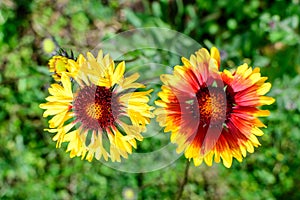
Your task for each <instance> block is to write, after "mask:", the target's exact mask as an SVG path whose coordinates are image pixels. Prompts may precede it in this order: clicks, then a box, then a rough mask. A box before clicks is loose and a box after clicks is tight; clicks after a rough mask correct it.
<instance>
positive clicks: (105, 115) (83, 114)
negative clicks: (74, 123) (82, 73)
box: [74, 85, 118, 130]
mask: <svg viewBox="0 0 300 200" xmlns="http://www.w3.org/2000/svg"><path fill="white" fill-rule="evenodd" d="M112 96H113V93H112V91H111V90H110V89H108V88H106V87H101V86H95V85H92V86H85V87H84V88H82V89H81V90H80V91H79V92H78V94H77V96H76V98H75V101H74V113H75V116H76V119H77V120H78V121H79V122H81V123H82V126H83V127H84V128H86V129H89V130H90V129H93V130H97V129H99V128H102V129H105V128H106V127H109V126H112V125H113V123H114V122H115V117H116V116H117V114H118V112H117V111H118V108H117V107H116V108H114V109H113V108H112V103H113V102H114V101H115V100H114V98H112ZM114 104H115V105H116V103H114Z"/></svg>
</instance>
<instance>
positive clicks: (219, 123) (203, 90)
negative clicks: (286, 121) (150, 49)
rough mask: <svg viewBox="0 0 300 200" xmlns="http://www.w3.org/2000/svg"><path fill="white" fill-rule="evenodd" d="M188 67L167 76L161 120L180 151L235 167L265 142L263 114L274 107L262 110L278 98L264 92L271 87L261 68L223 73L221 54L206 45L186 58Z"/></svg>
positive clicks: (196, 161) (197, 160) (244, 67)
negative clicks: (220, 69)
mask: <svg viewBox="0 0 300 200" xmlns="http://www.w3.org/2000/svg"><path fill="white" fill-rule="evenodd" d="M182 62H183V66H175V68H174V72H173V75H168V74H164V75H161V80H162V82H163V86H162V87H161V88H162V91H161V92H159V94H158V96H159V97H160V98H161V100H158V101H156V104H157V105H158V106H160V107H161V108H157V109H156V110H155V114H156V115H157V121H158V122H159V124H160V126H162V127H165V132H169V131H171V141H172V142H173V143H176V144H177V145H178V148H177V152H178V153H180V152H182V151H184V152H185V157H186V158H188V159H192V158H193V161H194V164H195V165H196V166H198V165H200V164H201V163H202V161H203V160H204V161H205V163H206V164H207V165H209V166H211V165H212V162H213V160H214V161H215V162H220V160H221V159H222V160H223V164H224V165H225V166H226V167H230V166H231V164H232V159H233V158H236V159H237V160H238V161H240V162H241V161H242V159H243V157H245V156H246V152H250V153H252V152H253V151H254V147H257V146H259V145H260V143H259V141H258V139H257V137H256V136H261V135H262V134H263V132H262V131H261V130H260V128H261V127H266V126H265V125H264V124H263V123H262V122H261V121H260V120H259V119H258V118H257V117H263V116H268V115H269V111H268V110H260V109H259V108H257V107H258V106H262V105H269V104H272V103H273V102H274V99H273V98H271V97H266V96H263V95H264V94H266V93H267V92H268V91H269V90H270V88H271V84H270V83H265V81H266V80H267V78H266V77H261V74H260V70H259V68H255V69H252V68H251V67H248V65H247V64H243V65H241V66H239V67H238V68H237V70H236V71H235V72H233V73H231V72H229V71H228V70H224V71H223V72H220V71H219V67H220V54H219V51H218V50H217V49H216V48H212V50H211V53H210V54H209V52H208V51H207V50H206V49H204V48H202V49H200V50H199V51H197V52H196V53H195V55H191V57H190V60H188V59H186V58H182Z"/></svg>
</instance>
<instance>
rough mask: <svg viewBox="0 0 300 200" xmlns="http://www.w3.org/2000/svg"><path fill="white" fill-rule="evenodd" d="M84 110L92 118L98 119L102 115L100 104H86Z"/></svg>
mask: <svg viewBox="0 0 300 200" xmlns="http://www.w3.org/2000/svg"><path fill="white" fill-rule="evenodd" d="M86 112H87V114H88V115H89V116H90V117H92V118H94V119H99V118H101V116H102V109H101V105H99V104H96V103H92V104H91V105H90V106H87V108H86Z"/></svg>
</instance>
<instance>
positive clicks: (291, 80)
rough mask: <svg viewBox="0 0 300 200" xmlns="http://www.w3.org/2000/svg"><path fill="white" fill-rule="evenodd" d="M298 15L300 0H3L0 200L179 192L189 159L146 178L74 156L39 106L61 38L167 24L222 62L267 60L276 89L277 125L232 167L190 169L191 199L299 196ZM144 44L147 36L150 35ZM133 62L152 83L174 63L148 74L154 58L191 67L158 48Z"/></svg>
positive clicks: (151, 143)
mask: <svg viewBox="0 0 300 200" xmlns="http://www.w3.org/2000/svg"><path fill="white" fill-rule="evenodd" d="M186 2H188V3H186ZM299 16H300V5H299V1H288V2H286V1H273V2H272V3H270V2H268V1H259V0H254V1H246V2H245V1H233V0H228V1H217V2H214V1H205V0H196V1H183V0H175V1H167V0H161V1H150V2H149V1H144V0H141V1H101V3H100V1H96V0H88V1H80V0H76V1H68V0H66V1H49V0H47V1H20V0H15V1H13V0H6V1H1V2H0V53H1V56H0V71H1V73H0V137H1V140H0V146H1V148H0V198H1V199H125V196H124V194H125V191H126V189H132V190H133V191H134V192H135V197H136V198H138V199H174V198H175V197H176V196H177V192H178V185H179V184H180V183H181V182H182V181H183V176H184V168H185V162H186V159H185V158H183V157H181V158H180V159H178V160H177V161H175V162H174V163H172V164H171V165H170V166H168V167H167V168H164V169H161V170H158V171H154V172H149V173H142V174H130V173H124V172H119V171H117V170H114V169H112V168H109V167H107V166H105V165H103V164H102V163H101V162H99V161H93V162H92V163H88V162H87V161H81V160H80V158H74V159H70V158H69V155H68V154H67V153H65V152H64V149H66V147H65V146H64V147H63V148H61V149H55V143H54V142H53V141H52V139H51V138H52V135H51V134H49V133H47V132H45V131H44V130H43V129H44V127H47V122H46V120H45V119H43V118H42V113H43V111H42V110H41V109H40V108H39V107H38V105H39V104H40V103H42V102H44V101H45V97H46V95H47V88H48V86H49V84H51V81H52V79H51V77H50V76H49V74H48V69H47V62H48V59H49V58H50V56H51V55H52V54H53V53H54V50H56V49H57V48H58V46H60V47H63V48H66V49H73V51H74V52H77V53H78V52H86V51H88V50H92V49H93V48H94V47H95V45H97V44H98V43H99V42H101V41H103V40H105V39H107V38H111V37H112V36H114V35H116V34H117V33H119V32H122V31H126V30H130V29H134V28H141V27H161V28H171V29H174V30H177V31H179V32H181V33H184V34H187V35H188V36H190V37H191V38H193V39H195V40H196V41H198V42H199V43H200V44H201V45H203V46H206V47H208V48H210V47H212V46H217V47H218V48H219V49H221V53H222V55H221V56H222V68H234V67H236V66H237V65H240V64H241V63H243V62H247V63H249V64H250V65H252V66H259V67H261V68H262V74H263V75H265V76H268V77H269V80H270V82H272V84H273V87H272V90H271V92H270V94H269V95H270V96H273V97H275V98H276V103H275V104H274V105H272V106H269V107H267V109H270V110H271V116H270V117H268V118H266V119H263V121H264V123H266V124H267V125H268V128H267V129H265V130H264V132H265V134H264V136H262V137H261V138H260V142H261V144H262V146H261V147H259V148H258V149H256V151H255V153H253V154H251V155H247V157H246V158H245V160H244V161H243V162H242V163H238V162H237V161H234V163H233V167H232V168H230V169H226V168H225V167H223V166H222V165H221V164H214V166H213V167H211V168H209V167H207V166H206V165H204V164H203V165H201V166H200V167H193V166H191V167H190V171H189V177H188V178H189V180H188V182H187V183H186V185H185V188H184V192H183V194H182V199H299V198H300V194H299V192H298V188H299V186H300V177H299V176H298V174H299V173H300V168H299V165H300V154H299V151H298V147H299V146H300V125H299V124H300V115H299V114H300V101H299V99H300V56H299V55H300V54H299V52H300V35H299V20H300V19H299ZM160 37H162V36H160V35H159V34H156V35H155V36H154V38H156V39H157V40H159V39H160ZM137 40H139V41H140V42H141V44H143V38H137ZM183 43H184V42H183ZM117 45H119V46H124V45H126V41H122V43H118V44H117ZM124 59H126V60H132V61H131V62H128V67H129V72H130V70H136V69H137V68H140V71H141V72H143V73H144V74H143V77H144V79H145V80H152V78H153V77H157V76H158V75H159V74H161V73H165V72H167V71H168V69H166V68H159V67H160V66H156V65H154V66H152V67H154V68H155V69H156V70H155V73H154V74H153V73H149V70H148V71H147V70H146V69H145V70H144V71H143V66H144V64H145V63H149V61H154V63H162V64H164V65H166V66H174V65H176V64H179V63H180V61H179V58H178V56H174V55H171V54H169V53H168V52H164V51H162V50H161V51H157V50H156V51H155V50H151V49H149V50H144V51H134V52H129V53H128V54H126V55H124ZM126 65H127V64H126ZM154 82H155V81H154ZM158 89H159V86H158V85H157V86H155V87H154V93H155V92H157V91H158ZM154 99H155V96H154V97H153V99H152V102H153V100H154ZM151 126H153V127H156V126H157V124H151ZM168 139H169V134H165V135H164V134H161V135H160V136H158V137H154V138H150V137H149V138H146V139H145V141H144V142H143V143H140V144H139V147H140V148H139V150H138V151H140V152H147V151H149V149H151V148H153V149H155V148H156V147H159V146H163V145H164V144H166V143H168Z"/></svg>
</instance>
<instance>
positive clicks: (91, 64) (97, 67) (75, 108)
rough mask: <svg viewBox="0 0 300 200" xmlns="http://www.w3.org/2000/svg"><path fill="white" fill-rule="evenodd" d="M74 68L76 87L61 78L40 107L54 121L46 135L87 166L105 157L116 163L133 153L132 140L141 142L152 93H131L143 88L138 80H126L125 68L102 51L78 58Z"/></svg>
mask: <svg viewBox="0 0 300 200" xmlns="http://www.w3.org/2000/svg"><path fill="white" fill-rule="evenodd" d="M76 63H77V66H78V68H79V70H78V71H77V73H76V76H75V77H73V79H74V80H75V82H74V83H72V82H71V81H70V77H69V74H68V73H62V74H61V79H60V80H61V84H58V83H55V84H52V85H51V87H50V88H49V93H50V95H51V96H49V97H47V98H46V100H47V101H48V102H47V103H43V104H41V105H40V107H41V108H42V109H46V111H45V112H44V115H43V116H44V117H48V116H53V117H52V118H51V119H50V120H49V129H48V131H49V132H52V133H56V135H55V136H54V137H53V140H54V141H57V147H61V144H62V143H63V142H68V147H67V151H70V157H74V156H81V157H82V159H83V158H86V159H87V160H88V161H91V160H92V159H93V157H95V158H96V159H97V160H99V159H100V158H101V157H102V156H103V158H104V159H105V160H108V158H110V159H111V160H112V161H113V162H114V161H118V162H120V161H121V156H122V157H124V158H127V157H128V153H129V154H130V153H131V152H132V147H134V148H136V140H139V141H141V140H142V139H143V136H142V135H141V133H142V132H143V131H145V129H146V128H145V126H146V124H148V123H149V122H150V118H151V117H153V114H152V113H151V110H152V109H153V107H151V106H149V105H148V101H149V95H150V93H151V91H152V90H148V91H133V90H136V89H137V88H144V87H145V86H144V85H143V84H140V83H137V82H135V81H136V80H137V79H138V78H139V75H138V74H137V73H135V74H133V75H131V76H129V77H126V78H125V77H124V76H123V75H124V72H125V63H124V62H121V63H119V64H118V65H117V66H116V67H115V64H114V61H113V60H112V59H111V58H110V57H109V55H106V56H104V57H103V53H102V51H99V53H98V56H97V57H96V58H95V57H94V56H93V55H92V54H91V53H87V58H84V56H83V55H79V57H78V59H77V61H76ZM76 85H77V88H76ZM108 149H109V150H108Z"/></svg>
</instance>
